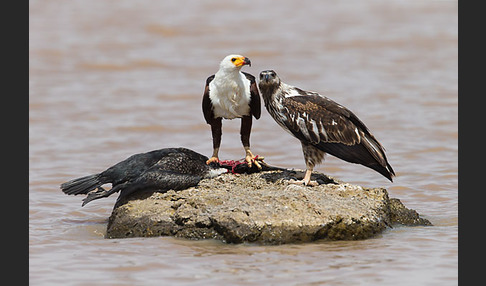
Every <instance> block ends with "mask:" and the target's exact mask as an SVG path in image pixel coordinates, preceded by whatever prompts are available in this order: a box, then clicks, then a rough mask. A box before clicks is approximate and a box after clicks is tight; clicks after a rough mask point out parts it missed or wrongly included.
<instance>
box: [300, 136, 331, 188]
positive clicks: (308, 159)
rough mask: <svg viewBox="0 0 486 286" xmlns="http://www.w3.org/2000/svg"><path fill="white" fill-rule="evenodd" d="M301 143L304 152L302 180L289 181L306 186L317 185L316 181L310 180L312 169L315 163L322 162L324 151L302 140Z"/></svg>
mask: <svg viewBox="0 0 486 286" xmlns="http://www.w3.org/2000/svg"><path fill="white" fill-rule="evenodd" d="M301 143H302V151H303V152H304V160H305V166H306V170H305V175H304V179H303V180H300V181H291V183H293V184H299V185H302V184H304V185H306V186H317V185H319V183H318V182H316V181H311V175H312V171H313V170H314V167H315V166H316V165H317V164H319V163H321V162H322V160H323V159H324V155H325V154H326V153H325V152H323V151H321V150H319V149H317V148H316V147H314V146H312V145H311V144H308V143H304V142H301Z"/></svg>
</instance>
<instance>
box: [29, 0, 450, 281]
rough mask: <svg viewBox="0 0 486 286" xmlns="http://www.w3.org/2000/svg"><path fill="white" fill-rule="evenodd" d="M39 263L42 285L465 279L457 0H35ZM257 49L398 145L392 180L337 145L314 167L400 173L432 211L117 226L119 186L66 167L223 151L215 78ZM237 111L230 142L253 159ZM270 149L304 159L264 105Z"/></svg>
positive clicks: (371, 179) (369, 180)
mask: <svg viewBox="0 0 486 286" xmlns="http://www.w3.org/2000/svg"><path fill="white" fill-rule="evenodd" d="M29 6H30V8H29V12H30V22H29V90H30V97H29V123H30V124H29V187H30V190H29V278H30V281H31V283H32V285H209V284H210V285H272V284H273V285H320V284H329V285H356V284H357V285H390V284H394V285H456V284H457V276H458V271H457V266H458V261H457V258H458V247H457V239H458V220H457V215H458V199H457V198H458V177H457V174H458V167H457V160H458V146H457V141H458V124H457V123H458V118H457V115H458V113H457V106H458V94H457V91H458V72H457V66H458V65H457V59H458V49H457V43H458V42H457V41H458V30H457V23H458V17H457V10H458V8H457V2H456V1H359V2H358V1H340V2H338V3H335V1H319V2H318V1H308V0H302V1H278V3H277V1H93V0H86V1H55V0H51V1H30V2H29ZM230 53H239V54H243V55H245V56H248V57H249V58H250V59H251V61H252V66H251V67H245V68H244V69H245V71H247V72H250V73H252V74H254V75H257V74H258V73H259V72H260V71H262V70H265V69H274V70H275V71H277V73H279V75H280V76H281V78H282V79H283V80H284V81H285V82H287V83H289V84H293V85H296V86H299V87H301V88H303V89H309V90H314V91H318V92H321V93H324V94H325V95H327V96H329V97H330V98H332V99H334V100H335V101H337V102H339V103H341V104H343V105H345V106H347V107H348V108H350V109H351V110H353V111H354V112H355V113H356V114H357V115H358V116H359V117H360V118H361V119H362V120H363V121H364V122H365V123H366V124H367V125H368V127H369V128H370V129H371V130H372V132H373V133H374V135H375V136H376V137H377V138H378V140H379V141H380V142H381V143H382V144H383V145H384V146H385V148H386V150H387V155H388V158H389V161H390V163H391V164H392V166H393V168H394V169H395V171H396V173H397V177H396V179H395V181H394V183H390V182H388V181H387V180H386V179H385V178H383V177H382V176H380V175H379V174H378V173H376V172H373V171H372V170H369V169H367V168H364V167H362V166H357V165H353V164H349V163H346V162H343V161H341V160H339V159H336V158H333V157H331V156H329V157H327V158H326V161H325V163H324V164H323V165H320V166H319V167H318V168H317V171H320V172H324V173H326V174H329V175H331V176H334V177H336V178H339V179H341V180H343V181H346V182H350V183H353V184H359V185H363V186H366V187H385V188H387V189H388V191H389V193H390V196H392V197H397V198H400V199H401V200H402V202H403V203H404V204H405V205H406V206H407V207H409V208H413V209H416V210H417V211H418V212H419V213H420V214H421V215H422V216H424V217H425V218H427V219H429V220H430V221H431V222H432V223H433V224H434V226H433V227H395V228H393V229H388V230H386V231H385V232H384V233H382V234H380V235H378V236H377V237H376V238H373V239H369V240H363V241H339V242H327V241H318V242H315V243H306V244H295V245H280V246H256V245H249V244H241V245H226V244H223V243H220V242H216V241H190V240H183V239H175V238H170V237H160V238H146V239H144V238H135V239H104V232H105V229H106V224H107V219H108V217H109V215H110V213H111V210H112V207H113V204H114V201H115V199H116V196H113V197H110V198H106V199H102V200H98V201H95V202H93V203H91V204H89V205H87V206H86V207H83V208H81V199H82V198H81V197H74V196H66V195H64V194H63V193H61V191H60V190H59V184H61V183H62V182H64V181H67V180H70V179H73V178H76V177H80V176H84V175H88V174H92V173H96V172H99V171H102V170H104V169H105V168H107V167H109V166H111V165H112V164H114V163H117V162H119V161H121V160H123V159H125V158H126V157H128V156H130V155H132V154H135V153H140V152H145V151H149V150H153V149H159V148H164V147H177V146H184V147H188V148H191V149H193V150H196V151H198V152H200V153H203V154H206V155H210V154H211V135H210V129H209V126H208V125H206V124H205V122H204V119H203V115H202V111H201V96H202V92H203V85H204V81H205V79H206V77H207V76H209V75H211V74H212V73H214V72H215V71H216V70H217V68H218V63H219V61H220V60H221V59H222V58H223V57H224V56H225V55H227V54H230ZM238 130H239V122H238V121H237V120H233V121H225V122H224V125H223V141H222V148H221V153H220V156H221V158H223V159H240V158H242V157H243V155H244V152H243V148H242V147H241V143H240V141H239V134H238ZM251 143H252V150H253V151H254V153H255V154H259V155H262V156H265V157H266V161H267V162H268V163H270V164H273V165H278V166H282V167H288V168H305V165H304V161H303V158H302V151H301V148H300V144H299V142H298V141H297V140H296V139H293V138H291V137H290V136H289V135H288V134H287V133H286V132H285V131H283V130H281V128H280V127H279V126H278V125H277V124H276V123H275V122H274V121H273V120H272V119H271V118H270V116H269V114H268V113H267V112H266V110H263V111H262V117H261V119H260V120H257V121H254V125H253V132H252V137H251Z"/></svg>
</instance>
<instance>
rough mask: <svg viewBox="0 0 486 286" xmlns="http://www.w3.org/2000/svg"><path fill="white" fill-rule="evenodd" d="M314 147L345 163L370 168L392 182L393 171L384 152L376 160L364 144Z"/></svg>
mask: <svg viewBox="0 0 486 286" xmlns="http://www.w3.org/2000/svg"><path fill="white" fill-rule="evenodd" d="M316 147H317V148H319V149H320V150H322V151H324V152H326V153H329V154H331V155H333V156H336V157H338V158H340V159H342V160H345V161H347V162H350V163H355V164H361V165H363V166H366V167H368V168H371V169H373V170H375V171H377V172H378V173H380V174H382V175H383V176H384V177H386V178H387V179H388V180H390V181H391V182H393V176H395V171H394V170H393V168H392V167H391V165H390V164H389V163H388V161H387V159H386V156H385V154H384V152H382V158H381V160H377V158H376V156H375V155H374V154H373V153H372V152H370V150H369V149H368V146H365V145H364V144H356V145H345V144H341V143H326V144H319V145H317V146H316Z"/></svg>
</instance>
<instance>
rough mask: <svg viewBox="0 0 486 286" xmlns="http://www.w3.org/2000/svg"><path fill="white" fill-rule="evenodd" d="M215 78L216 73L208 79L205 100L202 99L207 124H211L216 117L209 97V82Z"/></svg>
mask: <svg viewBox="0 0 486 286" xmlns="http://www.w3.org/2000/svg"><path fill="white" fill-rule="evenodd" d="M213 79H214V74H213V75H212V76H210V77H208V78H207V79H206V87H205V88H204V94H203V100H202V110H203V114H204V119H206V123H207V124H211V122H212V121H213V119H214V111H213V104H212V103H211V99H210V98H209V83H210V82H211V81H212V80H213Z"/></svg>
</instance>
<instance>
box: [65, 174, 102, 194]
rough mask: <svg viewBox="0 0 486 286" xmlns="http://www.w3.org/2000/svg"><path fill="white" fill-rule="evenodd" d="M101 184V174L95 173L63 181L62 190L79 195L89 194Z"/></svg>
mask: <svg viewBox="0 0 486 286" xmlns="http://www.w3.org/2000/svg"><path fill="white" fill-rule="evenodd" d="M101 185H103V183H102V182H101V181H100V174H94V175H89V176H86V177H81V178H77V179H74V180H71V181H68V182H65V183H62V184H61V190H62V191H63V192H64V193H65V194H68V195H79V194H87V193H88V192H90V191H92V190H94V189H96V188H98V187H101Z"/></svg>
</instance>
